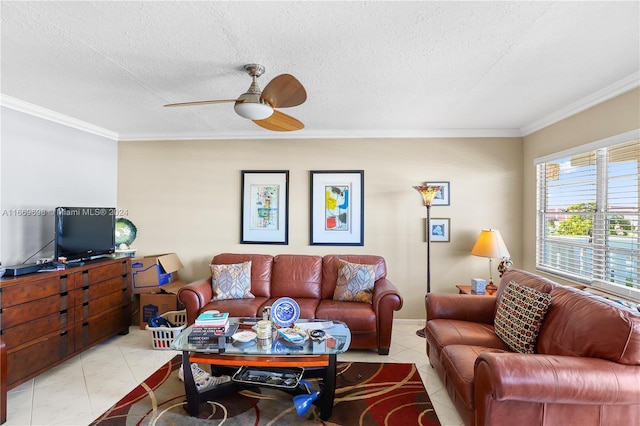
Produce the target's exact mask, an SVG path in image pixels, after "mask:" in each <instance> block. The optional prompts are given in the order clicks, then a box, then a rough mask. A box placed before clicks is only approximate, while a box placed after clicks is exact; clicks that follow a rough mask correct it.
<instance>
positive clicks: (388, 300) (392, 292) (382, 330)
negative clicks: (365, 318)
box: [371, 278, 402, 355]
mask: <svg viewBox="0 0 640 426" xmlns="http://www.w3.org/2000/svg"><path fill="white" fill-rule="evenodd" d="M371 303H372V308H373V311H374V312H375V314H376V320H377V321H378V323H377V324H376V327H377V328H378V353H379V354H380V355H386V354H388V353H389V348H390V347H391V331H392V330H393V312H394V311H399V310H400V309H401V308H402V296H400V292H399V291H398V289H397V288H396V286H395V285H393V283H392V282H391V281H389V280H388V279H386V278H380V279H378V280H377V281H376V282H375V284H374V287H373V299H372V301H371Z"/></svg>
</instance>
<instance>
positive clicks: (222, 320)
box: [194, 310, 229, 328]
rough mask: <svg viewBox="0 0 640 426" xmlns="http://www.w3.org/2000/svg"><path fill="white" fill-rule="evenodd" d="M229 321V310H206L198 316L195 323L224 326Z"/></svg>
mask: <svg viewBox="0 0 640 426" xmlns="http://www.w3.org/2000/svg"><path fill="white" fill-rule="evenodd" d="M228 323H229V312H218V311H215V310H212V311H204V312H202V313H201V314H200V315H198V317H197V318H196V320H195V322H194V325H197V326H206V327H211V328H217V327H224V326H225V325H227V324H228Z"/></svg>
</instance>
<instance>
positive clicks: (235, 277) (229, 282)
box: [210, 261, 255, 300]
mask: <svg viewBox="0 0 640 426" xmlns="http://www.w3.org/2000/svg"><path fill="white" fill-rule="evenodd" d="M210 266H211V284H212V286H213V298H212V299H211V300H226V299H253V298H254V297H255V296H254V295H253V293H251V261H247V262H242V263H234V264H231V265H210Z"/></svg>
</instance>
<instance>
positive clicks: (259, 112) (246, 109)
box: [233, 102, 273, 120]
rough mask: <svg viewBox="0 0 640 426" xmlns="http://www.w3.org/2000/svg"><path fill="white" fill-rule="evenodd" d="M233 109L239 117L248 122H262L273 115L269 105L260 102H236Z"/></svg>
mask: <svg viewBox="0 0 640 426" xmlns="http://www.w3.org/2000/svg"><path fill="white" fill-rule="evenodd" d="M233 109H234V110H235V111H236V113H237V114H238V115H239V116H241V117H244V118H248V119H249V120H264V119H265V118H269V117H271V115H272V114H273V108H272V107H271V105H267V104H263V103H260V102H236V104H235V105H234V106H233Z"/></svg>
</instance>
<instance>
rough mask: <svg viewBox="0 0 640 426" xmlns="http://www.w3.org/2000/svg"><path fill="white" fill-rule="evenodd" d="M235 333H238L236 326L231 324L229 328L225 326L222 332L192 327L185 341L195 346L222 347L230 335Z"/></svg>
mask: <svg viewBox="0 0 640 426" xmlns="http://www.w3.org/2000/svg"><path fill="white" fill-rule="evenodd" d="M236 331H238V324H232V325H231V326H229V325H227V328H226V329H225V330H224V331H220V330H218V329H211V328H206V327H195V326H194V327H193V328H192V329H191V333H189V335H188V336H187V341H188V342H189V343H190V344H192V345H196V346H204V347H210V346H216V347H217V346H219V345H220V344H222V346H223V347H224V342H225V341H228V340H229V338H230V337H231V335H233V334H234V333H235V332H236Z"/></svg>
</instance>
